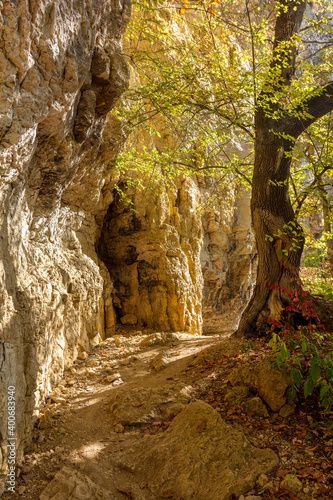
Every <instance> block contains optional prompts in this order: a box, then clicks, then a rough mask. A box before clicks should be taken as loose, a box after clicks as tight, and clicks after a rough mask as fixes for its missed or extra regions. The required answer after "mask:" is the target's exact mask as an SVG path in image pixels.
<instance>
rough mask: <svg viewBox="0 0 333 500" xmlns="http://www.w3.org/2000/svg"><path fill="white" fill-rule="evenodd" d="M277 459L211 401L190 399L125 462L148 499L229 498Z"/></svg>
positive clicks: (267, 469) (273, 464) (239, 492)
mask: <svg viewBox="0 0 333 500" xmlns="http://www.w3.org/2000/svg"><path fill="white" fill-rule="evenodd" d="M277 463H278V457H277V455H276V454H275V453H274V452H273V451H272V450H269V449H265V450H259V449H257V448H255V447H254V446H252V445H251V444H250V443H249V442H248V440H247V439H246V437H245V436H244V435H243V434H242V433H241V432H239V431H236V430H234V429H232V427H231V426H229V425H228V424H226V423H225V422H224V421H223V420H222V418H221V417H220V415H219V414H218V412H217V411H215V410H214V409H213V408H212V407H211V406H210V405H208V404H206V403H204V402H202V401H195V402H193V403H190V404H188V405H187V406H186V407H185V409H184V410H183V411H182V412H181V413H179V414H178V415H177V416H176V417H175V419H174V420H173V421H172V422H171V424H170V426H169V428H168V429H167V430H166V431H165V432H164V433H163V434H162V435H158V434H157V435H156V436H152V437H149V438H147V439H146V440H145V441H144V442H143V443H142V445H139V447H138V449H137V450H136V451H135V452H134V453H133V457H131V458H130V459H129V463H127V462H126V465H127V466H131V467H132V468H133V471H134V474H138V475H139V476H141V475H142V474H143V475H144V477H145V478H147V480H148V488H149V490H150V492H151V495H152V498H165V497H167V494H168V493H169V494H170V498H173V497H175V498H183V499H184V500H191V499H194V498H198V499H199V498H206V499H207V500H217V499H219V500H227V499H230V498H231V496H232V495H240V494H241V493H243V492H245V491H246V490H248V489H250V488H251V487H252V486H253V485H254V483H255V481H256V479H257V477H258V476H259V475H260V474H262V473H266V472H269V471H270V470H271V469H272V468H273V467H275V466H276V465H277Z"/></svg>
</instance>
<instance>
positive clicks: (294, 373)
mask: <svg viewBox="0 0 333 500" xmlns="http://www.w3.org/2000/svg"><path fill="white" fill-rule="evenodd" d="M290 376H291V378H292V379H293V382H294V384H295V386H296V387H297V388H299V387H300V386H301V383H302V378H303V376H302V373H301V372H300V371H299V370H297V368H293V369H292V370H291V371H290Z"/></svg>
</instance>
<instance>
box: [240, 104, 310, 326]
mask: <svg viewBox="0 0 333 500" xmlns="http://www.w3.org/2000/svg"><path fill="white" fill-rule="evenodd" d="M255 127H256V144H255V164H254V172H253V181H252V199H251V214H252V224H253V230H254V233H255V237H256V242H257V252H258V271H257V280H256V285H255V288H254V292H253V295H252V298H251V300H250V302H249V304H248V306H247V307H246V309H245V310H244V312H243V314H242V317H241V320H240V323H239V327H238V331H237V334H238V335H240V336H243V335H253V334H254V332H258V331H260V327H261V326H262V325H264V324H265V325H267V322H269V320H275V321H279V320H280V319H281V314H282V312H283V311H284V310H285V307H286V305H288V302H289V301H290V297H289V295H290V291H293V293H295V291H297V290H299V289H300V288H301V286H300V280H299V267H300V261H301V255H302V250H303V246H304V236H303V230H302V228H301V227H300V226H299V224H298V223H297V221H296V219H295V214H294V211H293V209H292V206H291V202H290V198H289V194H288V193H289V187H288V181H289V173H290V164H291V158H290V156H288V155H286V153H288V152H290V151H291V150H292V148H293V142H292V141H288V140H286V139H283V138H281V137H280V136H279V135H278V134H277V133H276V130H275V129H276V121H275V122H274V121H273V120H272V119H271V118H268V117H266V116H265V114H264V112H263V111H261V110H260V109H259V110H258V111H257V112H256V120H255ZM272 285H273V287H272ZM288 294H289V295H288ZM293 297H294V295H293ZM266 330H267V326H266Z"/></svg>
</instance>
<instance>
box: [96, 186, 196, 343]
mask: <svg viewBox="0 0 333 500" xmlns="http://www.w3.org/2000/svg"><path fill="white" fill-rule="evenodd" d="M126 194H127V196H128V197H129V198H130V199H131V201H132V203H133V205H129V204H128V203H127V202H126V201H125V202H122V201H121V200H120V199H119V196H116V197H115V199H114V202H113V203H112V204H111V205H110V207H109V210H108V213H107V215H106V218H105V222H104V226H103V231H102V238H101V241H100V246H99V250H100V255H101V257H102V258H103V261H104V262H105V264H106V265H107V268H108V270H109V272H110V275H111V278H112V280H113V283H114V288H115V296H114V304H115V306H116V310H117V314H118V317H119V318H120V320H121V321H122V322H123V323H125V324H126V323H132V324H136V323H137V324H138V326H143V327H148V328H153V329H155V330H161V331H168V330H172V331H177V330H178V331H187V332H189V333H201V329H202V316H201V301H202V273H201V265H200V250H201V236H202V225H201V220H200V216H199V215H198V213H197V212H196V208H197V206H198V202H199V199H200V193H199V191H198V188H197V185H196V183H195V181H194V180H193V179H183V180H182V181H179V182H177V185H176V186H174V188H173V189H166V188H161V190H157V189H156V191H155V192H151V191H143V192H142V191H137V190H135V189H133V188H132V189H128V190H126Z"/></svg>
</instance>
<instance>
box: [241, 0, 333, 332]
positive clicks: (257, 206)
mask: <svg viewBox="0 0 333 500" xmlns="http://www.w3.org/2000/svg"><path fill="white" fill-rule="evenodd" d="M306 4H307V1H306V0H282V1H281V2H279V11H278V14H277V17H276V24H275V34H274V43H273V51H272V59H271V64H270V68H271V72H270V74H269V75H268V77H267V82H266V84H264V85H263V87H262V91H261V94H260V95H259V97H258V100H257V103H256V110H255V160H254V171H253V180H252V199H251V214H252V224H253V230H254V233H255V237H256V242H257V252H258V271H257V281H256V285H255V288H254V292H253V295H252V298H251V300H250V302H249V304H248V306H247V307H246V308H245V310H244V312H243V314H242V317H241V319H240V323H239V326H238V330H237V334H238V335H240V336H242V335H252V336H253V335H256V334H257V333H258V332H259V331H260V327H261V326H264V328H265V331H267V323H270V322H273V321H276V322H278V321H279V320H280V319H281V318H282V315H283V313H286V312H287V311H286V309H289V310H290V311H291V310H293V309H295V307H294V305H295V304H296V305H297V304H298V303H299V302H301V301H302V300H303V301H304V302H305V299H302V294H300V293H299V292H300V291H301V284H300V280H299V267H300V261H301V255H302V250H303V246H304V236H303V231H302V228H301V227H300V226H299V224H298V223H297V221H296V219H295V214H294V211H293V209H292V206H291V203H290V198H289V185H288V184H289V175H290V164H291V155H290V154H288V153H291V152H292V150H293V147H294V144H295V141H296V140H297V138H298V137H299V136H300V135H301V133H302V132H304V130H306V129H307V128H308V127H309V126H310V125H311V124H312V123H314V122H315V121H316V120H318V119H319V118H321V117H322V116H324V115H325V114H327V113H329V112H330V111H331V110H332V109H333V82H329V83H328V84H327V85H325V86H324V87H322V88H321V91H318V90H319V89H317V90H316V92H314V94H313V95H312V96H310V97H308V98H305V99H304V101H303V102H302V103H300V104H299V105H298V106H297V105H295V107H293V108H292V109H289V110H288V109H287V108H285V107H284V103H286V102H288V100H287V99H285V98H284V97H285V96H287V97H288V89H289V88H290V86H291V84H292V81H293V78H294V76H295V60H296V52H297V50H296V45H295V43H296V38H295V37H294V35H295V34H297V33H299V30H300V28H301V23H302V19H303V15H304V12H305V7H306ZM279 96H280V100H281V102H279ZM304 111H306V113H304ZM273 117H274V119H273ZM304 305H305V304H304ZM288 306H289V308H288ZM292 314H293V315H294V318H295V321H296V322H297V321H298V320H303V319H304V318H302V313H301V312H300V311H299V310H298V312H297V311H296V312H295V313H291V314H290V315H289V316H291V315H292ZM305 316H308V314H305ZM305 319H306V318H305Z"/></svg>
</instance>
